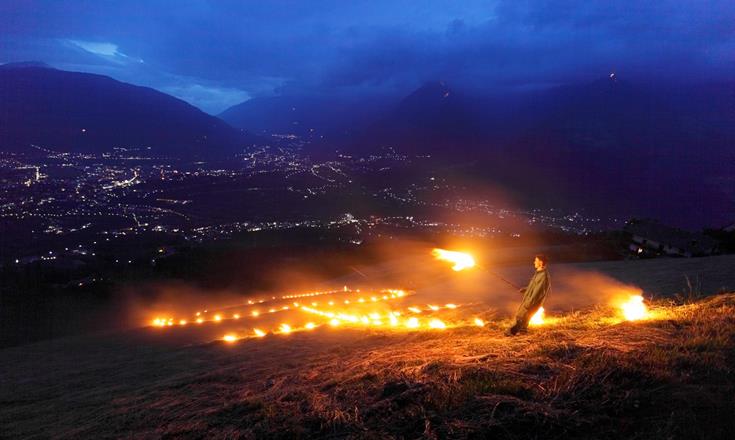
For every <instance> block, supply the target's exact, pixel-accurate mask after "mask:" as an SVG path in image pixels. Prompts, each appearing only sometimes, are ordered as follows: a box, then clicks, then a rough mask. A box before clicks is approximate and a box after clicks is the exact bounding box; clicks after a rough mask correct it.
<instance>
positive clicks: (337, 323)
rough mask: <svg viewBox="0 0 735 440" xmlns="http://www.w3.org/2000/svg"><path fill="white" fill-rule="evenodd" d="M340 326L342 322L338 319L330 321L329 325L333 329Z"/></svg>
mask: <svg viewBox="0 0 735 440" xmlns="http://www.w3.org/2000/svg"><path fill="white" fill-rule="evenodd" d="M340 324H341V322H340V320H339V319H337V318H333V319H332V320H330V321H329V325H331V326H332V327H337V326H338V325H340Z"/></svg>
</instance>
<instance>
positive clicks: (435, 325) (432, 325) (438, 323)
mask: <svg viewBox="0 0 735 440" xmlns="http://www.w3.org/2000/svg"><path fill="white" fill-rule="evenodd" d="M429 328H440V329H444V328H447V325H446V324H444V323H443V322H442V321H440V320H438V319H432V320H431V321H429Z"/></svg>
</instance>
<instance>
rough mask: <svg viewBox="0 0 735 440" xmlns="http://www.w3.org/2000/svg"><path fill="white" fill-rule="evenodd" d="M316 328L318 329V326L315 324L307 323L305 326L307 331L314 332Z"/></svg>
mask: <svg viewBox="0 0 735 440" xmlns="http://www.w3.org/2000/svg"><path fill="white" fill-rule="evenodd" d="M314 327H316V324H314V323H313V322H307V323H306V325H305V326H304V328H305V329H307V330H312V329H313V328H314Z"/></svg>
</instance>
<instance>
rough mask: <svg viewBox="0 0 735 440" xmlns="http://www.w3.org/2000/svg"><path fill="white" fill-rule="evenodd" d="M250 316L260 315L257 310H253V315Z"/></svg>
mask: <svg viewBox="0 0 735 440" xmlns="http://www.w3.org/2000/svg"><path fill="white" fill-rule="evenodd" d="M251 315H253V316H255V317H257V316H258V315H260V313H259V312H258V311H257V310H253V313H251Z"/></svg>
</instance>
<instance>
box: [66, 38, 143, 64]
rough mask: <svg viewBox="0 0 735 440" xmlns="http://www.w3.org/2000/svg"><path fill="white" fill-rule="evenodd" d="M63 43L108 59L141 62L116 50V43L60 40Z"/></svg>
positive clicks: (121, 62)
mask: <svg viewBox="0 0 735 440" xmlns="http://www.w3.org/2000/svg"><path fill="white" fill-rule="evenodd" d="M62 41H63V42H65V43H68V44H71V45H72V46H75V47H78V48H80V49H82V50H85V51H87V52H89V53H91V54H94V55H97V56H100V57H102V58H104V59H106V60H108V61H111V62H114V63H118V64H124V63H128V62H135V63H142V62H143V60H142V59H140V58H135V59H134V58H131V57H129V56H127V55H125V54H124V53H122V52H120V51H119V50H118V45H117V44H114V43H109V42H99V41H82V40H62Z"/></svg>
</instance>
